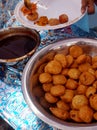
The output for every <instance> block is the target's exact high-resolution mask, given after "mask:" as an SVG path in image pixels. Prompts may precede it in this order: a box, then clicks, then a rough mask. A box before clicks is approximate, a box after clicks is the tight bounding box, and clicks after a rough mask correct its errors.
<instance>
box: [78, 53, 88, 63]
mask: <svg viewBox="0 0 97 130" xmlns="http://www.w3.org/2000/svg"><path fill="white" fill-rule="evenodd" d="M86 58H87V57H86V54H82V55H80V56H79V57H77V59H76V62H77V63H78V64H82V63H85V61H86Z"/></svg>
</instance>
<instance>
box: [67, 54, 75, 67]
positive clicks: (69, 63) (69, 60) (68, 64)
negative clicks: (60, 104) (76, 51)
mask: <svg viewBox="0 0 97 130" xmlns="http://www.w3.org/2000/svg"><path fill="white" fill-rule="evenodd" d="M66 59H67V67H70V66H71V65H72V63H73V61H74V59H73V57H72V56H71V55H66Z"/></svg>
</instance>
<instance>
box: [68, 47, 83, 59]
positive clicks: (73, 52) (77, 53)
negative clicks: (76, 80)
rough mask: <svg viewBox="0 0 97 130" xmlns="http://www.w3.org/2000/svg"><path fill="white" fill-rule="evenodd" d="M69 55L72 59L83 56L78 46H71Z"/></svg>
mask: <svg viewBox="0 0 97 130" xmlns="http://www.w3.org/2000/svg"><path fill="white" fill-rule="evenodd" d="M69 53H70V55H71V56H73V57H74V58H77V57H79V56H80V55H82V54H83V49H82V48H81V47H80V46H78V45H73V46H71V47H70V49H69Z"/></svg>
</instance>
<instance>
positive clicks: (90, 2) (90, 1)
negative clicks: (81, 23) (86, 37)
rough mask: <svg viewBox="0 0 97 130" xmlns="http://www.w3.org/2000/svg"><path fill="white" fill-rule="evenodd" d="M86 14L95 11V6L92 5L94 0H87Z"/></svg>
mask: <svg viewBox="0 0 97 130" xmlns="http://www.w3.org/2000/svg"><path fill="white" fill-rule="evenodd" d="M87 11H88V14H93V13H95V6H94V0H88V9H87Z"/></svg>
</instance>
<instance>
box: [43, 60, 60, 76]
mask: <svg viewBox="0 0 97 130" xmlns="http://www.w3.org/2000/svg"><path fill="white" fill-rule="evenodd" d="M44 70H45V72H48V73H50V74H59V73H61V71H62V65H61V64H60V63H59V62H58V61H56V60H52V61H50V62H48V63H47V65H46V66H45V68H44Z"/></svg>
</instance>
